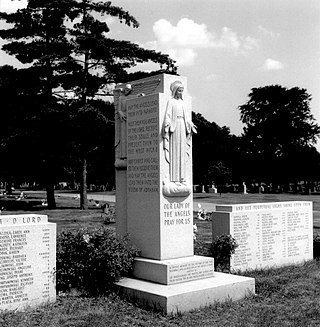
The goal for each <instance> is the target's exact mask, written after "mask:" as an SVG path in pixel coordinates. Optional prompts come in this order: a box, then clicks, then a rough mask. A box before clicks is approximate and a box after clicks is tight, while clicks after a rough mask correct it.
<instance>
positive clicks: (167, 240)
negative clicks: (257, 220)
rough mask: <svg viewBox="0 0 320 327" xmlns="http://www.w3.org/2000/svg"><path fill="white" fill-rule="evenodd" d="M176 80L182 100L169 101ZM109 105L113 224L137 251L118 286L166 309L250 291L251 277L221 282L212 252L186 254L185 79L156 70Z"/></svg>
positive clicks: (189, 227) (188, 157) (189, 241)
mask: <svg viewBox="0 0 320 327" xmlns="http://www.w3.org/2000/svg"><path fill="white" fill-rule="evenodd" d="M182 86H183V95H182V99H173V97H172V95H174V94H176V92H181V90H182ZM115 108H116V115H115V122H116V126H115V130H116V135H115V139H116V142H115V146H116V160H115V168H116V179H117V180H116V202H117V204H116V214H117V217H116V227H117V232H118V233H119V234H122V235H124V234H126V233H129V234H130V239H131V240H132V242H133V243H134V244H135V245H136V246H137V247H138V248H139V249H140V250H141V257H139V258H136V260H135V264H134V272H133V277H134V278H127V279H124V280H122V281H120V282H119V283H118V285H119V287H120V288H121V289H122V290H123V292H124V293H125V294H126V296H129V297H130V298H135V299H136V300H138V301H140V302H142V303H145V304H146V303H147V304H149V305H151V306H153V307H155V308H158V309H160V310H163V311H164V312H166V313H169V312H177V311H186V310H191V309H194V308H197V307H200V306H204V305H207V304H210V303H212V302H213V301H216V300H224V299H227V298H228V297H230V296H231V295H232V294H233V293H235V294H233V295H234V299H236V298H237V299H238V298H241V297H243V296H245V294H247V293H248V292H254V279H252V278H245V277H241V276H228V278H226V279H225V280H224V277H223V276H224V275H223V274H222V275H221V274H215V273H214V260H213V258H208V257H202V256H194V255H193V192H192V191H193V186H192V143H191V141H192V133H194V132H196V130H195V127H194V126H193V124H192V121H191V97H190V96H189V95H188V91H187V80H186V78H185V77H182V76H175V75H166V74H161V75H157V76H153V77H150V78H146V79H143V80H138V81H133V82H131V83H128V84H124V85H119V86H118V87H117V88H116V90H115ZM124 114H125V116H126V119H122V118H123V115H124ZM124 128H125V129H126V130H125V131H123V129H124ZM124 136H125V137H124ZM124 149H125V151H124ZM235 284H236V285H237V291H236V292H234V289H233V287H232V285H235ZM186 287H187V288H188V290H186ZM203 292H205V293H203ZM204 294H206V296H203V295H204Z"/></svg>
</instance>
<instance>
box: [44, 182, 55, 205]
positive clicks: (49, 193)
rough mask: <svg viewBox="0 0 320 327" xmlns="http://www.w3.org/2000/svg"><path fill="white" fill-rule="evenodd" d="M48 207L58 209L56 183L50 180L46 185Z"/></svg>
mask: <svg viewBox="0 0 320 327" xmlns="http://www.w3.org/2000/svg"><path fill="white" fill-rule="evenodd" d="M46 191H47V203H48V209H56V207H57V205H56V199H55V197H54V183H53V182H52V181H51V180H50V181H48V182H47V185H46Z"/></svg>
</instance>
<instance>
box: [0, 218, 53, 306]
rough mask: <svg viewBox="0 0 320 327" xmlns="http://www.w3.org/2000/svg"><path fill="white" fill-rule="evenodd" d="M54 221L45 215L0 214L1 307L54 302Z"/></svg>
mask: <svg viewBox="0 0 320 327" xmlns="http://www.w3.org/2000/svg"><path fill="white" fill-rule="evenodd" d="M55 268H56V224H53V223H49V222H48V217H47V216H45V215H35V214H27V215H1V217H0V310H17V309H18V310H23V309H24V308H26V307H34V306H36V305H39V304H43V303H47V302H54V301H55V299H56V289H55Z"/></svg>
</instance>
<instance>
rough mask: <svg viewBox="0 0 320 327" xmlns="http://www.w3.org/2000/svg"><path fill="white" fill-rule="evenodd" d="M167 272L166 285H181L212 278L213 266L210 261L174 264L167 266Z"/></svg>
mask: <svg viewBox="0 0 320 327" xmlns="http://www.w3.org/2000/svg"><path fill="white" fill-rule="evenodd" d="M168 272H169V274H168V284H176V283H182V282H187V281H190V280H196V279H202V278H208V277H212V276H213V272H214V264H213V260H212V259H209V260H202V261H198V262H197V261H192V262H186V263H182V264H174V265H170V266H169V268H168Z"/></svg>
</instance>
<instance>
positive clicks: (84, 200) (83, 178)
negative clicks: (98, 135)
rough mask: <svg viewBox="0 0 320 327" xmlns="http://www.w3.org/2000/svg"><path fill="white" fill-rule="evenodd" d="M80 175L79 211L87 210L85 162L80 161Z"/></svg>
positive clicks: (84, 159) (83, 160)
mask: <svg viewBox="0 0 320 327" xmlns="http://www.w3.org/2000/svg"><path fill="white" fill-rule="evenodd" d="M81 168H82V173H81V181H80V209H81V210H86V209H88V198H87V160H86V158H83V159H82V167H81Z"/></svg>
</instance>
